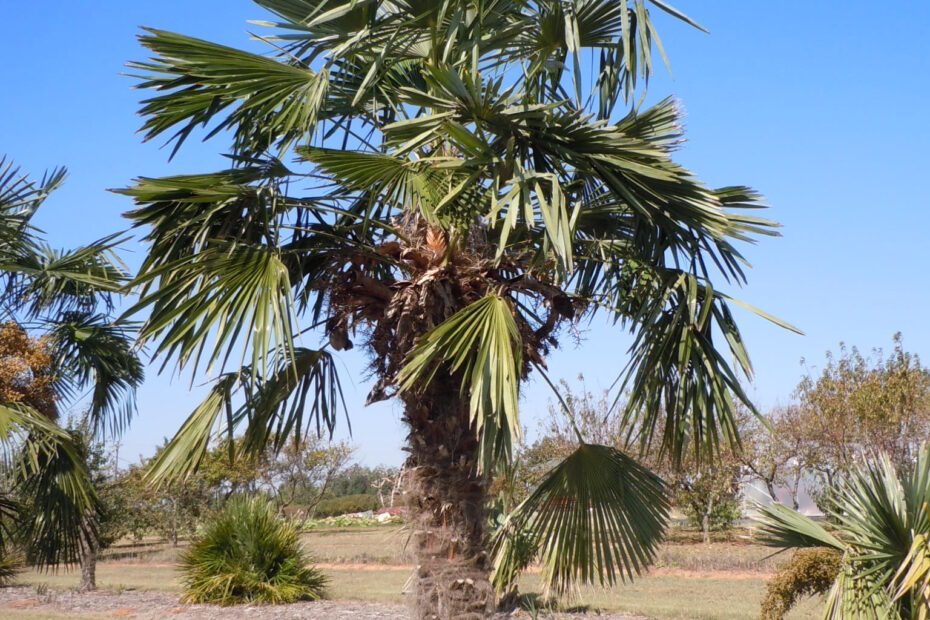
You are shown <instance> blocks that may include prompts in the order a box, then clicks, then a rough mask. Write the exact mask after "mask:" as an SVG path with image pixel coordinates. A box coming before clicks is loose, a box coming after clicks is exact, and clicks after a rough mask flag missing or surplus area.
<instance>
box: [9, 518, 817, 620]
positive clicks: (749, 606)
mask: <svg viewBox="0 0 930 620" xmlns="http://www.w3.org/2000/svg"><path fill="white" fill-rule="evenodd" d="M304 540H305V542H306V544H307V546H308V547H309V548H310V550H311V551H312V552H313V554H314V556H315V557H316V558H317V559H318V560H319V562H320V563H321V565H322V567H323V568H324V570H325V572H326V573H327V574H328V575H329V576H330V578H331V580H332V582H331V587H330V598H331V599H333V600H334V601H355V602H358V604H359V605H363V604H372V603H380V604H383V606H384V612H385V613H388V614H395V615H396V614H401V616H402V615H403V605H405V595H404V594H403V591H404V586H405V583H406V581H407V578H408V577H409V575H410V566H409V563H410V558H409V556H408V555H407V554H406V553H405V550H404V540H405V537H404V533H403V531H402V530H401V528H398V527H379V528H366V529H357V530H353V529H347V530H330V531H314V532H310V533H307V534H305V535H304ZM176 554H177V550H176V549H171V548H170V547H165V546H163V545H161V544H146V545H144V546H139V545H120V546H118V547H116V548H114V549H111V550H110V551H109V552H108V555H109V556H110V559H106V560H104V561H102V562H101V564H100V565H99V567H98V572H97V583H98V585H99V587H100V588H101V589H102V590H106V591H110V592H113V593H122V594H121V596H124V598H125V599H126V600H125V605H122V606H121V605H119V604H118V601H117V602H114V601H113V600H112V599H113V597H112V596H111V597H110V599H109V603H108V605H109V606H110V607H109V608H108V609H107V610H106V611H101V612H97V611H95V610H93V609H81V610H78V609H75V610H73V611H71V612H68V613H66V614H65V615H56V614H59V613H60V612H57V611H55V610H53V609H45V608H43V607H41V606H39V607H37V606H36V602H32V601H29V599H36V600H37V601H41V600H43V597H45V598H47V599H54V597H55V596H59V597H61V596H66V595H65V594H60V593H67V592H68V591H69V590H71V589H73V588H74V587H75V586H76V584H77V582H78V575H77V574H76V573H75V572H60V573H57V574H54V573H49V574H44V573H24V574H22V575H21V577H20V579H19V583H20V584H22V585H25V586H27V587H28V589H25V590H19V591H18V592H17V594H16V596H6V597H4V596H2V595H0V617H4V618H24V619H25V618H31V619H34V618H46V617H49V618H56V617H72V618H87V619H90V618H113V617H118V616H121V617H139V618H143V617H148V616H146V615H145V613H146V611H145V609H146V605H151V604H153V603H152V602H151V601H150V602H149V603H144V602H143V603H139V602H138V601H137V598H138V597H139V596H140V594H141V593H151V596H153V597H155V599H157V601H159V604H167V605H174V606H175V607H173V608H172V609H176V610H178V611H173V612H171V613H172V614H175V615H176V614H178V613H182V611H180V610H183V609H184V608H182V607H180V606H177V603H176V600H177V599H176V598H175V597H176V596H177V595H178V594H179V592H180V588H181V584H180V581H179V575H178V573H177V571H176V570H175V567H174V562H173V560H174V558H175V557H176ZM768 555H769V551H768V550H767V549H765V548H762V547H759V546H757V545H752V544H747V543H745V542H718V543H714V544H712V545H710V546H708V547H705V546H704V545H700V544H690V543H681V542H679V543H671V544H668V545H666V546H665V547H664V548H663V549H662V551H661V553H660V557H659V560H660V561H659V566H658V567H657V568H656V569H655V570H654V571H653V572H652V573H651V574H650V575H648V576H646V577H644V578H642V579H639V580H637V581H636V582H635V583H633V584H627V585H624V586H621V587H618V588H616V589H614V590H610V591H600V590H595V589H587V590H585V591H583V592H581V593H580V596H579V597H578V599H577V600H574V601H572V602H570V603H568V604H567V606H568V607H572V608H574V610H577V611H579V612H582V611H590V612H594V611H601V612H608V613H612V614H630V615H635V616H645V617H648V618H657V619H675V618H679V619H685V618H688V619H701V620H724V619H733V620H736V619H743V618H755V617H758V610H759V601H760V599H761V597H762V595H763V593H764V591H765V580H766V579H767V578H768V576H769V575H770V573H771V570H772V568H773V567H774V565H775V562H776V560H774V559H768V560H765V559H764V558H766V556H768ZM113 558H117V559H113ZM521 590H522V591H524V592H534V591H538V590H539V583H538V575H537V574H533V573H531V574H528V575H526V576H525V577H524V578H523V580H522V583H521ZM46 591H47V592H48V594H46ZM56 593H59V594H56ZM155 593H160V594H158V595H157V596H156V594H155ZM67 596H70V595H67ZM72 598H73V599H74V600H80V596H79V595H75V596H73V597H72ZM10 599H14V600H12V601H11V600H10ZM68 600H71V599H68ZM60 602H61V601H60V600H59V603H60ZM329 604H331V603H329ZM353 604H354V603H353ZM306 605H308V607H307V609H314V608H313V607H312V605H313V604H306ZM820 605H821V603H820V601H817V600H809V601H805V602H804V603H803V604H802V605H801V606H800V607H799V609H798V610H796V611H795V612H794V613H793V614H792V615H791V616H789V617H790V618H792V619H796V620H800V619H808V618H811V619H812V618H817V617H818V615H819V614H818V611H819V607H820ZM114 606H115V607H114ZM319 609H320V611H322V608H319ZM352 609H353V608H352V607H351V604H348V603H347V607H346V610H347V613H348V610H352ZM362 609H363V610H364V609H367V610H368V612H365V611H363V610H359V609H355V610H354V611H352V612H351V614H349V615H348V616H347V617H354V618H356V619H358V620H361V618H366V617H377V616H376V615H374V612H373V611H371V610H372V609H378V608H377V607H370V606H369V607H363V608H362ZM217 611H219V610H217ZM253 611H254V610H253ZM295 611H296V610H295ZM117 612H118V616H114V613H117ZM334 613H335V612H333V611H332V610H329V609H328V610H327V613H326V616H327V617H334V618H335V617H338V615H334ZM43 614H44V615H43ZM182 617H186V616H182ZM192 617H193V616H192ZM196 617H213V616H211V615H208V616H196ZM216 617H222V616H216ZM275 617H283V616H280V614H279V615H278V616H275ZM310 617H316V616H310ZM320 617H323V616H320ZM381 617H385V618H387V617H394V616H392V615H386V616H381ZM618 617H619V616H618Z"/></svg>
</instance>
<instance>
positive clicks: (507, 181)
mask: <svg viewBox="0 0 930 620" xmlns="http://www.w3.org/2000/svg"><path fill="white" fill-rule="evenodd" d="M256 2H257V4H259V5H260V6H262V7H264V8H265V9H268V10H269V11H271V12H272V13H273V14H274V16H275V20H274V21H273V22H262V24H263V25H265V26H270V27H271V28H272V30H271V31H270V34H266V35H265V36H261V37H259V39H261V40H262V41H264V42H266V43H267V44H268V50H269V53H268V54H266V55H260V54H256V53H251V52H247V51H243V50H239V49H234V48H230V47H226V46H222V45H218V44H215V43H211V42H208V41H204V40H201V39H196V38H192V37H189V36H184V35H180V34H175V33H171V32H165V31H162V30H155V29H147V30H146V31H145V33H144V34H143V35H142V36H141V42H142V44H143V45H144V46H146V47H147V48H148V49H149V50H151V51H152V53H153V56H152V58H150V59H149V60H148V61H145V62H135V63H132V65H131V66H132V67H133V68H134V69H135V70H136V71H137V72H138V74H139V79H140V80H141V81H140V84H139V86H140V88H142V89H144V90H146V91H148V92H150V93H151V97H150V98H148V99H146V100H145V101H144V102H143V107H142V115H143V116H144V118H145V122H144V132H145V134H146V138H148V139H154V138H159V137H164V136H167V137H168V138H169V142H170V143H173V144H174V149H175V150H177V149H178V148H180V147H181V146H182V145H183V143H184V141H185V140H186V139H187V138H188V137H189V136H190V135H191V133H192V132H194V130H195V129H196V128H197V127H199V126H204V127H206V128H207V130H208V131H209V136H216V135H218V134H222V133H226V134H229V135H231V140H232V146H231V149H232V152H231V153H230V155H229V157H230V162H231V167H230V168H229V169H227V170H222V171H218V172H213V173H206V174H197V175H183V176H173V177H166V178H140V179H138V180H137V182H136V183H135V184H134V185H132V186H131V187H129V188H127V189H124V190H121V191H122V192H123V193H124V194H126V195H128V196H131V197H132V198H133V199H134V200H135V201H136V204H137V208H136V209H135V210H134V211H132V212H130V213H129V214H128V217H129V218H130V219H131V220H132V222H133V223H134V225H135V226H136V227H139V228H141V229H143V230H144V231H145V232H146V237H145V239H146V241H147V242H148V244H149V252H148V256H147V257H146V259H145V261H144V263H143V265H142V267H141V269H140V270H139V273H138V275H137V277H136V280H135V282H136V284H137V286H138V290H139V292H140V301H139V303H138V305H137V306H136V307H135V308H134V311H136V312H143V313H146V314H147V318H146V322H145V323H144V326H143V327H142V330H141V336H142V339H143V341H144V342H151V343H154V346H153V352H154V354H155V355H156V356H157V357H160V358H161V359H163V360H164V362H165V363H169V362H172V361H173V362H175V363H176V365H177V366H178V367H179V368H187V369H189V370H191V372H192V373H196V372H198V369H203V368H206V369H219V372H220V374H219V377H218V379H217V381H216V383H215V386H214V388H213V389H212V391H211V392H210V394H209V395H208V397H207V399H206V400H205V401H204V402H203V403H202V404H201V405H200V406H198V407H197V409H196V410H195V411H194V412H193V413H192V414H191V416H190V418H189V419H188V420H187V422H185V424H184V425H183V427H182V428H181V430H180V431H179V432H178V434H177V435H176V436H175V437H174V439H173V440H172V441H171V443H170V445H169V446H168V448H167V449H166V450H165V451H164V452H163V453H162V455H161V457H160V458H159V459H158V461H157V462H156V463H155V465H154V468H153V469H152V475H153V477H155V478H156V479H158V478H167V477H171V476H178V475H184V474H185V473H187V472H189V471H190V470H191V469H192V468H194V467H196V466H197V465H198V463H199V462H200V461H201V459H202V458H203V455H204V454H205V452H206V450H207V446H208V445H209V441H210V437H211V435H212V434H213V433H214V432H215V431H217V430H220V431H221V432H229V433H232V432H236V430H237V429H238V430H239V431H241V432H242V433H243V437H244V441H243V443H242V446H243V449H244V450H252V451H255V450H261V449H263V447H264V446H265V445H266V444H267V443H269V442H271V443H272V444H273V445H275V446H278V447H280V446H281V445H282V444H283V442H285V441H287V440H288V438H289V437H297V438H298V439H299V437H300V436H301V434H302V433H304V432H306V431H307V430H308V428H309V427H313V428H315V429H316V430H317V431H319V430H320V429H326V430H329V431H331V430H332V429H333V427H334V425H335V424H336V418H337V413H338V410H339V408H340V404H341V395H340V389H339V385H340V384H339V377H338V375H337V372H336V364H335V362H334V354H335V352H338V351H343V350H347V349H351V348H352V347H353V346H355V345H356V344H359V345H361V346H362V347H363V348H364V349H365V351H366V352H367V354H368V355H369V356H370V358H371V372H372V375H373V378H374V386H373V388H372V390H371V392H370V394H369V397H368V400H369V402H375V401H380V400H384V399H388V398H393V397H396V398H399V399H400V401H401V403H402V404H403V410H404V414H403V419H404V422H405V423H406V425H407V428H408V429H409V432H408V437H407V439H408V445H407V450H408V452H409V457H408V462H407V471H409V472H411V477H410V479H409V480H410V484H408V485H407V486H408V502H409V504H410V508H411V511H412V514H413V515H414V523H413V525H412V530H413V534H412V541H413V546H414V548H415V549H416V553H417V557H418V569H417V573H416V589H417V596H418V600H419V604H420V612H419V613H420V615H421V616H423V617H435V616H442V617H458V616H459V615H468V614H472V615H474V616H480V615H482V614H485V613H486V612H487V610H488V609H489V607H490V606H491V605H492V604H493V592H492V588H491V586H490V583H489V579H488V572H489V569H490V565H491V563H492V562H491V560H490V558H489V556H488V545H487V540H486V513H485V505H486V499H487V498H486V494H487V481H488V478H489V476H490V475H491V474H493V473H494V472H495V471H496V470H499V469H500V468H503V467H506V466H507V464H508V463H509V461H510V456H511V450H512V446H513V444H514V442H515V441H517V440H518V439H519V435H520V422H519V417H518V408H519V397H520V386H521V385H522V384H523V383H524V382H525V381H526V380H527V379H528V377H529V375H530V373H531V372H533V371H536V372H538V373H541V374H542V373H544V370H545V366H546V358H547V356H548V355H549V354H550V352H551V351H552V350H553V349H555V348H556V347H557V345H558V337H559V336H560V335H562V334H563V333H564V332H565V330H566V329H568V328H570V327H571V326H572V325H573V324H575V323H577V322H579V321H581V320H589V319H591V318H592V317H594V316H595V315H600V316H601V317H603V318H605V319H606V320H607V321H608V322H609V323H610V324H612V325H614V326H615V327H616V328H617V329H618V330H622V331H627V332H629V333H631V334H632V335H633V345H632V347H631V350H630V356H629V360H628V362H627V363H626V365H625V369H624V370H623V375H622V386H623V387H624V388H626V389H628V390H629V391H630V394H631V398H630V399H629V404H628V406H627V407H626V409H625V411H624V413H623V415H625V416H626V417H627V418H628V419H629V420H630V421H631V422H632V421H633V420H635V421H636V424H635V425H633V424H631V425H630V427H631V428H632V427H633V426H635V427H636V428H637V429H639V431H641V432H640V433H639V435H640V438H641V440H642V441H643V442H644V444H645V445H649V444H656V445H658V446H659V447H660V448H661V449H662V450H663V451H664V452H665V453H666V454H667V455H668V456H669V457H670V458H672V459H673V460H678V459H680V458H681V457H682V456H683V455H684V454H685V453H686V452H687V451H689V450H694V451H696V452H697V453H698V454H700V455H702V456H704V457H709V456H710V455H712V454H713V452H714V450H715V448H716V447H717V446H718V445H719V443H720V442H721V441H728V442H736V441H737V440H738V438H737V430H736V424H735V421H734V404H733V399H734V398H735V399H736V400H739V401H744V402H747V404H748V398H747V396H746V394H745V393H744V391H743V389H742V388H741V387H740V377H739V375H740V373H743V374H745V375H747V376H748V375H749V374H750V373H751V366H750V362H749V358H748V356H747V353H746V350H745V348H744V346H743V341H742V338H741V337H740V334H739V331H738V329H737V327H736V324H735V322H734V319H733V316H732V315H731V311H730V303H729V302H730V301H731V299H730V298H729V297H728V296H727V295H726V294H724V293H722V292H721V291H720V290H719V288H718V287H717V286H714V285H712V283H711V280H712V279H714V280H716V279H718V278H719V279H722V280H724V281H727V282H730V283H733V284H741V283H742V282H743V281H744V279H745V278H744V271H743V269H744V266H745V263H744V260H743V257H742V256H741V255H740V253H739V251H738V249H737V248H736V247H735V244H736V243H737V242H741V241H749V240H751V239H753V238H754V237H756V236H758V235H771V234H773V232H774V231H773V225H772V224H771V223H769V222H767V221H765V220H762V219H759V218H757V217H756V216H755V215H754V214H755V213H756V212H757V210H758V209H759V208H760V207H761V206H762V205H761V204H760V202H759V197H758V196H757V195H756V194H755V193H754V192H753V191H751V190H749V189H747V188H744V187H725V188H720V189H713V188H709V187H707V186H706V185H704V184H703V183H701V182H700V181H699V180H698V179H697V178H695V176H694V175H693V174H692V173H691V172H689V171H688V170H686V169H684V168H683V167H681V166H679V165H678V164H676V163H674V161H673V160H672V158H671V157H672V154H673V152H674V150H675V148H676V147H677V145H678V144H679V143H680V142H681V140H682V132H681V126H680V124H679V110H678V107H677V105H676V104H675V102H674V101H672V100H665V101H662V102H660V103H658V104H657V105H655V106H653V107H649V108H647V109H642V110H636V109H635V108H631V107H629V106H631V105H633V102H636V101H639V100H640V98H641V96H642V86H643V85H644V84H645V82H646V81H647V80H648V78H649V75H650V73H651V70H652V63H653V56H652V50H653V47H654V46H655V47H658V49H659V50H661V45H660V43H659V37H658V33H657V31H656V28H655V26H654V24H653V21H652V16H651V14H650V8H652V9H656V8H657V9H660V10H661V11H664V12H666V13H670V14H671V15H673V16H674V17H676V18H678V19H681V20H684V21H686V22H688V23H692V24H693V22H691V21H690V20H689V19H688V18H687V17H685V16H684V15H682V14H681V13H680V12H678V11H677V10H675V9H674V8H672V7H670V6H669V5H667V4H665V3H664V2H660V1H659V0H651V1H650V2H646V1H645V0H620V1H616V0H542V1H529V2H523V1H521V2H513V1H509V0H467V1H466V0H438V1H437V0H429V1H423V0H401V1H399V2H397V1H391V2H387V1H381V0H364V1H357V0H352V1H348V0H342V1H340V0H336V1H331V2H324V1H321V0H256ZM620 108H625V110H624V111H621V110H620ZM285 160H286V161H285ZM721 337H722V338H723V341H721V340H720V339H721ZM316 338H319V339H320V340H319V341H316V340H314V341H313V346H308V345H306V344H304V343H306V342H307V341H308V340H311V339H316ZM316 342H320V343H321V344H319V345H316ZM721 342H724V343H725V344H724V345H723V346H721ZM314 347H315V348H314ZM727 353H730V354H732V358H733V360H735V362H734V365H731V364H730V363H728V361H727V359H726V357H728V356H727V355H726V354H727ZM237 358H238V359H241V360H242V363H241V364H234V363H233V362H234V360H235V359H237ZM619 371H620V367H618V372H619ZM657 429H662V430H661V431H658V430H657ZM666 513H667V505H666V503H665V500H664V499H663V493H662V485H661V482H660V480H659V479H658V478H656V477H655V476H651V475H647V473H644V472H643V471H642V469H641V468H640V467H638V466H637V465H636V464H635V462H634V461H632V459H629V458H627V457H626V456H624V455H622V454H620V453H619V452H617V451H616V450H613V449H611V448H605V447H601V446H588V445H583V443H582V442H580V445H579V448H578V450H577V452H575V453H574V454H573V455H572V456H571V457H570V458H569V460H568V461H566V462H565V463H563V464H562V465H560V466H559V467H557V468H556V469H554V470H553V472H552V473H551V475H550V477H549V478H547V479H546V481H545V482H544V483H543V484H542V485H541V486H540V488H539V490H537V492H536V493H534V494H533V495H532V496H531V497H530V498H529V499H528V500H527V502H526V503H525V504H524V505H523V506H521V507H520V509H518V510H517V512H516V513H515V514H514V515H513V516H512V521H513V527H522V526H524V525H527V526H532V528H533V531H534V532H535V536H536V537H537V538H535V539H534V544H535V545H537V547H538V549H539V552H540V557H541V559H542V560H543V561H544V562H546V565H547V566H548V567H549V569H548V570H549V572H548V574H549V576H550V579H551V585H552V586H553V587H555V588H556V589H564V588H565V587H567V585H568V584H569V583H570V582H575V583H586V582H596V583H601V584H605V585H606V584H612V583H614V582H615V581H616V579H617V578H618V576H619V577H621V578H622V577H625V576H626V575H632V574H635V573H636V572H637V571H639V570H640V569H641V568H642V567H643V566H645V565H646V564H647V563H648V562H649V561H650V560H651V558H652V557H653V553H654V550H655V546H656V543H657V540H658V537H659V536H660V534H661V531H662V525H663V523H664V520H665V517H666Z"/></svg>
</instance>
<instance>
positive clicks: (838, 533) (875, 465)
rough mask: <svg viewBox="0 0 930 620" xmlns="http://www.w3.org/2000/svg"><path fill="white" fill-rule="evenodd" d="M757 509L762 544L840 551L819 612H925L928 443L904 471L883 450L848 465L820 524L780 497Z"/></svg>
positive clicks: (867, 618) (829, 617)
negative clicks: (850, 467)
mask: <svg viewBox="0 0 930 620" xmlns="http://www.w3.org/2000/svg"><path fill="white" fill-rule="evenodd" d="M760 510H761V517H760V520H761V526H762V527H761V531H762V540H763V541H765V542H767V543H768V544H769V545H771V546H774V547H781V548H784V549H789V548H825V549H831V550H834V551H837V552H839V553H840V554H842V561H841V564H840V571H839V574H838V575H837V577H836V581H835V582H834V583H833V587H832V589H831V590H830V593H829V595H828V597H827V605H826V608H825V611H824V616H823V617H824V618H825V619H826V620H840V619H842V618H861V619H863V620H872V619H874V620H880V619H881V620H886V619H898V618H900V619H902V620H910V619H912V618H913V619H920V620H925V619H926V618H928V617H930V546H928V540H930V445H924V446H923V447H921V449H920V452H919V455H918V457H917V462H916V463H914V464H913V466H912V468H910V469H909V470H908V471H898V468H897V467H896V466H895V465H894V463H893V462H892V461H891V458H890V457H889V456H888V455H884V454H882V455H878V456H876V457H874V458H870V459H868V460H866V461H865V462H864V463H862V464H860V465H859V466H857V467H855V468H853V470H852V471H851V472H850V473H849V474H848V475H847V476H845V477H844V478H843V480H841V481H840V482H839V484H838V486H837V488H836V490H835V492H834V495H833V497H832V498H831V500H830V506H829V507H828V508H827V518H828V519H827V522H826V523H825V524H821V523H818V522H816V521H813V520H812V519H810V518H809V517H805V516H804V515H801V514H799V513H797V512H795V511H794V510H791V509H790V508H787V507H786V506H782V505H781V504H773V505H771V506H768V507H764V508H761V509H760Z"/></svg>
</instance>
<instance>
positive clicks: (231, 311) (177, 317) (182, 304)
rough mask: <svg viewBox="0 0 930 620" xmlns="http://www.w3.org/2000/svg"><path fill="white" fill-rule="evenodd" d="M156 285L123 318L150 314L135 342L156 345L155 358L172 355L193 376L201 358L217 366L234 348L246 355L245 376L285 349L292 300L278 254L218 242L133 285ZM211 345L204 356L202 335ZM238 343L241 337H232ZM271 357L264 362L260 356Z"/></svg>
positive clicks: (261, 369)
mask: <svg viewBox="0 0 930 620" xmlns="http://www.w3.org/2000/svg"><path fill="white" fill-rule="evenodd" d="M155 280H160V282H159V287H158V288H157V293H156V294H153V295H149V296H145V297H143V298H142V300H141V301H139V303H137V304H136V305H135V306H134V307H133V308H131V309H130V310H129V311H128V313H127V314H133V313H135V312H138V311H139V310H141V309H143V308H150V314H149V318H148V319H147V320H146V321H145V323H144V324H143V325H142V328H141V330H140V338H141V340H142V341H143V342H146V341H149V340H155V339H158V345H157V346H156V347H155V350H154V354H155V356H160V355H164V356H165V357H166V358H171V357H176V358H177V360H178V363H179V364H180V366H181V367H183V366H185V365H186V364H188V363H191V362H193V368H194V371H195V372H196V370H197V368H198V367H199V363H200V359H201V356H202V355H203V354H204V353H205V352H206V353H207V359H208V366H212V365H213V364H214V363H216V362H217V361H220V362H222V363H225V362H226V360H227V359H228V358H229V357H230V355H232V353H233V352H234V351H235V350H237V349H240V348H245V350H249V349H251V352H252V364H251V370H252V372H253V373H262V374H264V373H265V372H266V371H267V369H268V362H269V359H271V361H272V362H273V361H274V360H275V359H276V358H277V356H279V355H281V354H289V353H290V351H291V349H292V347H293V318H294V314H293V299H292V297H291V290H290V280H289V274H288V269H287V266H286V265H285V264H284V263H283V262H282V257H281V254H280V253H279V252H278V251H276V250H275V249H273V248H269V247H266V246H249V245H244V244H225V245H216V246H212V247H210V248H208V249H205V250H204V251H202V252H200V253H198V254H195V255H192V256H188V257H184V258H181V259H179V260H178V261H175V262H172V263H169V264H166V265H162V266H161V267H159V268H157V269H154V270H152V271H150V272H148V273H147V274H146V275H145V276H144V277H142V278H139V279H137V282H138V283H139V284H141V285H143V286H144V285H147V284H150V283H152V282H153V281H155ZM208 334H209V335H212V337H213V339H214V344H213V347H212V348H211V349H210V350H207V340H206V339H205V337H207V335H208ZM240 338H241V339H240ZM269 351H271V352H272V355H271V356H270V358H269V355H268V352H269Z"/></svg>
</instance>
